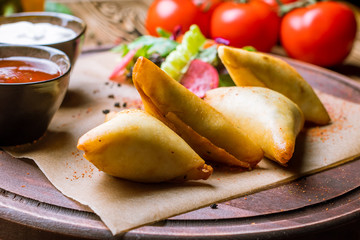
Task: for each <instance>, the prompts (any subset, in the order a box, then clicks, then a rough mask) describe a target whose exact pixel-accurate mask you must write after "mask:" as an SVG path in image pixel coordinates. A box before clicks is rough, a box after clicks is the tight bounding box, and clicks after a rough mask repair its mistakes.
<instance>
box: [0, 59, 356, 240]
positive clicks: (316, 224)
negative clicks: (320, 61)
mask: <svg viewBox="0 0 360 240" xmlns="http://www.w3.org/2000/svg"><path fill="white" fill-rule="evenodd" d="M87 54H98V53H96V52H93V53H87ZM285 60H286V61H288V62H289V63H290V64H291V65H293V66H294V67H295V68H296V69H297V70H298V71H299V73H300V74H301V75H302V76H303V77H304V78H305V79H306V80H307V81H308V82H309V83H310V84H311V85H312V86H313V87H314V88H316V89H319V90H321V91H323V92H326V93H329V94H332V95H334V96H337V97H340V98H344V99H347V100H349V101H352V102H355V103H360V85H359V84H357V83H354V82H353V81H352V80H350V79H348V78H347V77H345V76H342V75H340V74H337V73H335V72H332V71H329V70H326V69H323V68H319V67H316V66H313V65H309V64H305V63H302V62H298V61H295V60H291V59H285ZM49 157H51V156H49ZM359 172H360V159H359V158H357V159H355V160H353V161H351V162H349V163H347V164H343V165H341V166H338V167H335V168H332V169H329V170H326V171H323V172H320V173H317V174H314V175H311V176H307V177H303V178H301V179H298V180H296V181H293V182H291V183H288V184H284V185H280V186H277V187H274V188H271V189H267V190H264V191H261V192H258V193H254V194H251V195H248V196H245V197H241V198H237V199H233V200H231V201H227V202H223V203H217V204H215V205H211V206H209V207H205V208H202V209H199V210H196V211H192V212H189V213H186V214H182V215H179V216H176V217H173V218H170V219H167V220H164V221H161V222H158V223H156V224H153V225H149V226H144V227H140V228H137V229H134V230H132V231H129V232H127V233H126V234H124V235H123V236H117V237H113V236H112V234H111V232H110V231H109V230H108V229H107V227H106V226H105V225H104V224H103V223H102V221H101V220H100V219H99V217H98V216H97V215H96V214H94V213H93V212H92V211H91V210H90V209H88V208H87V207H85V206H83V205H81V204H79V203H77V202H76V201H73V200H71V199H69V198H67V197H65V196H64V195H63V194H61V193H60V192H59V191H58V190H57V189H55V188H54V187H53V186H52V184H51V183H50V182H49V181H48V180H47V178H46V177H45V176H44V175H43V173H42V172H41V171H40V169H39V168H38V167H37V166H36V164H35V163H34V162H33V161H32V160H30V159H17V158H12V157H10V156H9V155H8V154H6V153H5V152H3V151H1V150H0V176H1V179H0V239H45V238H46V239H47V238H49V239H112V238H122V239H135V238H136V239H138V238H144V239H204V238H210V239H229V238H241V239H287V238H291V239H302V238H303V237H305V236H306V238H307V239H319V236H321V237H325V236H326V237H327V239H337V237H341V239H358V238H357V237H359V236H360V230H359V229H358V227H357V226H359V224H360V174H359Z"/></svg>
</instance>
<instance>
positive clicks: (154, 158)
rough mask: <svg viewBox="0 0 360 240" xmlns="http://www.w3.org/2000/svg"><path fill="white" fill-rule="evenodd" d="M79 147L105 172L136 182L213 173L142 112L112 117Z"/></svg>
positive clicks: (189, 150) (131, 112) (79, 144)
mask: <svg viewBox="0 0 360 240" xmlns="http://www.w3.org/2000/svg"><path fill="white" fill-rule="evenodd" d="M77 147H78V149H80V150H83V151H84V152H85V153H84V157H85V158H86V159H87V160H89V161H90V162H92V163H93V164H94V165H95V166H96V167H97V168H99V169H100V170H102V171H104V172H105V173H108V174H109V175H112V176H115V177H120V178H124V179H128V180H132V181H137V182H163V181H169V180H182V181H184V180H197V179H207V178H208V177H209V176H210V175H211V173H212V171H213V170H212V167H211V166H208V165H206V164H205V162H204V160H203V159H201V158H200V157H199V155H198V154H196V153H195V151H194V150H192V149H191V147H190V146H189V145H188V144H187V143H186V142H185V141H184V140H183V139H182V138H180V137H179V136H178V135H177V134H176V133H174V132H173V131H172V130H171V129H170V128H168V127H167V126H166V125H165V124H163V123H162V122H161V121H159V120H158V119H156V118H154V117H153V116H151V115H150V114H148V113H146V112H145V111H141V110H124V111H122V112H119V113H118V114H116V115H113V117H112V118H111V119H108V121H106V122H105V123H103V124H101V125H99V126H97V127H95V128H93V129H92V130H90V131H89V132H87V133H86V134H84V135H83V136H82V137H81V138H80V139H79V141H78V146H77Z"/></svg>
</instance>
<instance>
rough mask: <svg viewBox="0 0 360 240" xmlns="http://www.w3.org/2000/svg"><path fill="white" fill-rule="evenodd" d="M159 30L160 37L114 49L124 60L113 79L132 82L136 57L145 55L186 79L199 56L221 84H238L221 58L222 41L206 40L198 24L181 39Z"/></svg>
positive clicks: (138, 40) (164, 68)
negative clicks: (209, 66) (219, 46)
mask: <svg viewBox="0 0 360 240" xmlns="http://www.w3.org/2000/svg"><path fill="white" fill-rule="evenodd" d="M157 31H158V34H159V35H160V37H154V36H149V35H144V36H140V37H138V38H137V39H135V40H134V41H133V42H131V43H128V44H121V45H119V46H117V47H115V48H113V49H112V51H113V52H116V53H119V54H120V55H121V57H122V59H121V61H120V63H119V65H118V66H117V67H116V68H115V70H114V72H113V73H112V74H111V77H110V79H111V80H113V81H118V82H121V81H124V79H129V80H130V81H131V74H132V67H133V66H134V64H135V62H136V59H137V58H138V57H140V56H143V57H146V58H148V59H150V60H151V61H153V62H154V63H155V64H157V65H158V66H159V67H161V69H162V70H164V71H165V72H166V73H167V74H169V75H170V76H171V77H172V78H174V79H175V80H177V81H180V80H181V79H182V78H183V76H184V74H185V73H186V72H187V71H188V68H189V66H190V63H191V62H192V60H194V59H199V60H201V61H202V62H204V63H205V64H209V65H211V66H212V67H214V68H215V69H216V70H217V73H216V74H218V76H219V77H218V79H219V81H218V82H219V83H218V86H219V87H223V86H234V85H235V84H234V82H233V81H232V79H231V77H230V76H229V74H228V73H227V72H226V70H225V68H224V66H223V65H222V63H221V61H220V59H219V57H218V53H217V47H218V45H219V44H221V42H220V43H218V42H217V41H214V40H210V39H206V38H205V37H204V35H203V34H202V33H201V31H200V29H199V27H198V26H197V25H192V26H191V27H190V29H189V30H188V31H187V32H186V33H185V34H184V35H183V36H180V37H179V38H177V37H178V36H174V34H172V33H169V32H167V31H165V30H163V29H158V30H157ZM173 39H175V40H173ZM179 39H180V40H179ZM176 40H177V41H176ZM244 49H246V50H248V51H256V50H255V49H254V48H252V47H244ZM224 70H225V71H224ZM199 71H200V70H199ZM209 81H211V80H209ZM209 84H210V83H209Z"/></svg>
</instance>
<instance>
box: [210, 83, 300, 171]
mask: <svg viewBox="0 0 360 240" xmlns="http://www.w3.org/2000/svg"><path fill="white" fill-rule="evenodd" d="M204 100H205V102H207V103H209V104H210V105H211V106H213V107H214V108H215V109H216V110H218V111H219V112H221V113H222V114H224V116H226V117H228V119H230V120H231V121H232V122H233V123H234V124H235V125H236V126H237V127H238V128H240V129H241V131H243V132H245V133H247V134H248V136H249V137H251V139H253V140H254V141H255V142H256V143H259V145H260V146H261V148H262V149H263V150H264V152H265V156H266V157H268V158H270V159H272V160H275V161H277V162H279V163H281V164H283V165H285V164H286V163H287V162H288V161H289V160H290V158H291V157H292V154H293V152H294V148H295V140H296V137H297V135H298V133H299V132H300V130H301V129H302V128H303V126H304V116H303V113H302V111H301V110H300V108H299V107H298V106H297V105H296V104H295V103H294V102H292V101H291V100H290V99H288V98H287V97H285V96H284V95H282V94H280V93H278V92H275V91H273V90H271V89H268V88H262V87H226V88H225V87H223V88H217V89H213V90H210V91H208V92H207V93H206V96H205V98H204Z"/></svg>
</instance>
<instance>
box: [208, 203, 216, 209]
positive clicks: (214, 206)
mask: <svg viewBox="0 0 360 240" xmlns="http://www.w3.org/2000/svg"><path fill="white" fill-rule="evenodd" d="M210 207H211V208H212V209H217V208H218V205H217V204H216V203H213V204H211V205H210Z"/></svg>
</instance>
